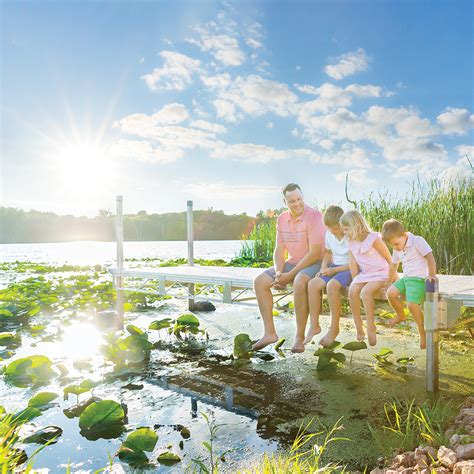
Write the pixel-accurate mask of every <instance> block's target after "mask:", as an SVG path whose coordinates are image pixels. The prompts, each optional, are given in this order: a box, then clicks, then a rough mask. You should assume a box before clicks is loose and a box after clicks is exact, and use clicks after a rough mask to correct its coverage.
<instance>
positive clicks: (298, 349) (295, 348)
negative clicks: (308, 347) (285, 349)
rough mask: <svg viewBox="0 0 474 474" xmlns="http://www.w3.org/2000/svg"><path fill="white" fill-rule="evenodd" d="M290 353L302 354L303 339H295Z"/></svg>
mask: <svg viewBox="0 0 474 474" xmlns="http://www.w3.org/2000/svg"><path fill="white" fill-rule="evenodd" d="M291 352H293V353H299V352H304V341H303V338H296V339H295V343H294V344H293V347H292V348H291Z"/></svg>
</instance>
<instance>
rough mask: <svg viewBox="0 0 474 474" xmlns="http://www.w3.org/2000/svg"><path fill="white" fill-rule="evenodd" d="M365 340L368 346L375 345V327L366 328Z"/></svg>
mask: <svg viewBox="0 0 474 474" xmlns="http://www.w3.org/2000/svg"><path fill="white" fill-rule="evenodd" d="M367 339H368V340H369V345H370V346H375V345H376V344H377V329H376V328H375V326H367Z"/></svg>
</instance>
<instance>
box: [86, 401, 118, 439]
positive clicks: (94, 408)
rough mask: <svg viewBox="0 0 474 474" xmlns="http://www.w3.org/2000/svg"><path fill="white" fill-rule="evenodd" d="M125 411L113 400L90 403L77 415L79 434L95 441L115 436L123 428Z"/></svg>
mask: <svg viewBox="0 0 474 474" xmlns="http://www.w3.org/2000/svg"><path fill="white" fill-rule="evenodd" d="M124 423H125V411H124V409H123V407H122V405H121V404H120V403H117V402H116V401H114V400H101V401H99V402H93V403H91V404H90V405H89V406H88V407H87V408H86V409H85V410H84V411H83V412H82V413H81V415H80V416H79V428H80V429H81V434H82V435H83V436H85V437H86V438H87V439H89V440H92V441H95V440H97V439H99V438H105V439H110V438H117V437H118V436H120V434H121V433H122V432H123V430H124V429H125V427H124Z"/></svg>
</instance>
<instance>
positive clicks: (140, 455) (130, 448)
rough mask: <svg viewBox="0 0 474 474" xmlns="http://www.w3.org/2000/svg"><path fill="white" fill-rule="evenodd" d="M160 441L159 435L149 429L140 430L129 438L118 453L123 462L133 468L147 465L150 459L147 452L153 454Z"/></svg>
mask: <svg viewBox="0 0 474 474" xmlns="http://www.w3.org/2000/svg"><path fill="white" fill-rule="evenodd" d="M157 441H158V435H157V434H156V433H155V432H154V431H153V430H151V429H149V428H138V429H136V430H135V431H133V432H132V433H130V434H129V435H128V436H127V439H126V440H125V441H124V442H123V443H122V445H121V446H120V448H119V449H118V451H117V455H118V457H119V459H120V460H121V461H124V462H126V463H127V464H130V465H132V466H134V465H140V464H146V463H148V461H149V459H148V456H147V455H146V454H145V452H152V451H153V450H154V449H155V446H156V443H157Z"/></svg>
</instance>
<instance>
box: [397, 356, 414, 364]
mask: <svg viewBox="0 0 474 474" xmlns="http://www.w3.org/2000/svg"><path fill="white" fill-rule="evenodd" d="M414 361H415V358H414V357H408V356H404V357H400V358H399V359H397V364H403V365H405V364H409V363H410V362H414Z"/></svg>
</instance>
